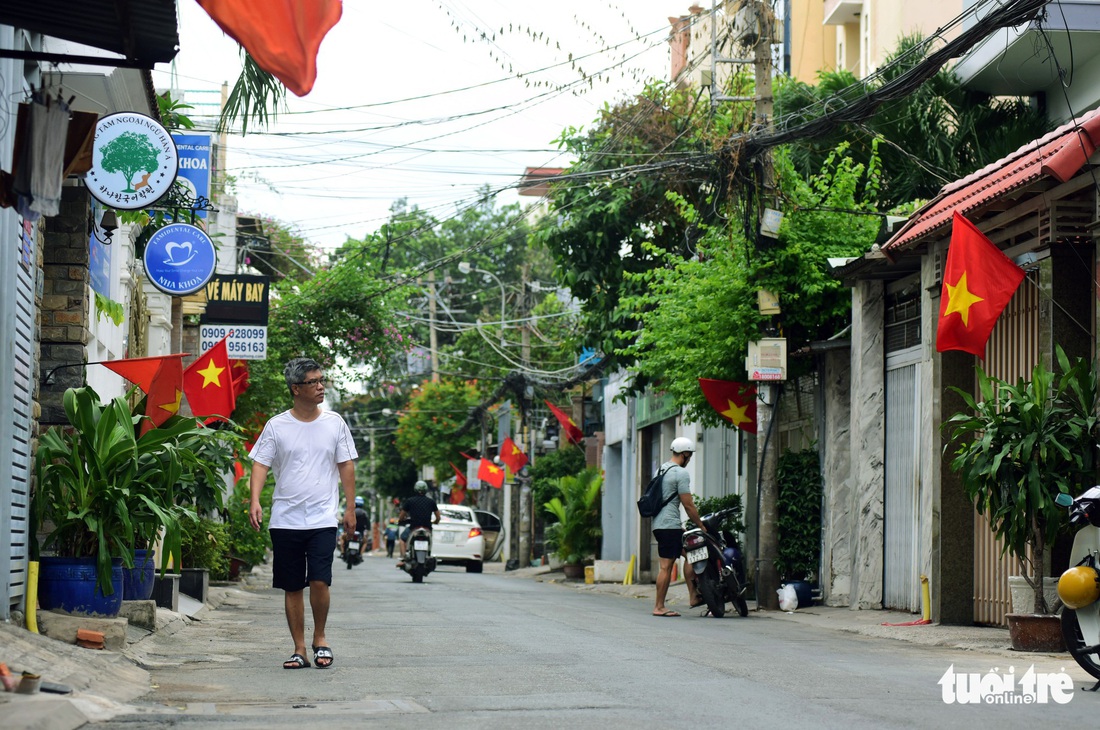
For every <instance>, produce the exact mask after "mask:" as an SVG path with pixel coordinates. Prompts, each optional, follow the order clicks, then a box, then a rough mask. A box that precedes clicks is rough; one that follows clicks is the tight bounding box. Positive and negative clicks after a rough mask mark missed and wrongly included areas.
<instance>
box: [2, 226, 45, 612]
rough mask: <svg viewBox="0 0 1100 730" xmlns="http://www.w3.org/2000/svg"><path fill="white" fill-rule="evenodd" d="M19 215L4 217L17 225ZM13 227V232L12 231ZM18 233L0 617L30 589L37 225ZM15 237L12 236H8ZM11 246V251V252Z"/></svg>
mask: <svg viewBox="0 0 1100 730" xmlns="http://www.w3.org/2000/svg"><path fill="white" fill-rule="evenodd" d="M13 218H14V219H15V220H16V221H20V222H21V219H19V218H17V217H16V216H12V215H10V214H9V215H6V216H4V217H3V218H2V219H3V220H6V221H9V222H11V223H14V222H15V221H13V220H12V219H13ZM12 229H14V230H12ZM11 233H17V238H16V241H15V243H16V244H17V245H16V246H13V247H11V248H15V249H16V250H15V251H14V252H13V253H14V254H15V255H14V256H11V255H9V256H8V257H5V258H6V260H5V265H4V266H3V267H2V269H3V271H2V276H3V280H4V282H5V285H4V290H5V291H7V292H9V295H8V296H7V297H5V298H4V299H3V301H2V303H0V312H2V314H0V320H2V321H0V337H2V338H3V342H4V345H3V347H2V348H0V371H5V372H10V373H14V376H15V383H14V387H13V388H12V389H11V391H6V390H5V392H3V393H2V395H0V444H2V445H3V446H2V448H3V453H2V455H0V500H2V505H3V509H2V510H0V514H2V513H6V514H4V515H3V517H4V518H6V519H3V520H2V522H3V523H4V524H3V527H4V528H6V529H4V530H3V531H2V532H0V541H2V545H0V569H2V572H0V581H2V584H0V591H2V592H3V593H4V594H5V595H6V596H7V599H8V600H7V601H5V602H4V603H3V604H2V605H0V612H2V613H0V620H6V619H8V618H9V617H10V615H11V610H12V608H13V607H18V606H19V605H20V604H21V603H22V601H23V596H24V594H25V593H26V582H27V578H26V572H27V550H28V537H29V533H28V520H27V506H28V501H29V499H30V463H31V452H30V436H31V401H32V398H33V394H34V382H33V373H34V365H35V352H34V317H35V304H34V282H35V276H36V274H37V271H38V263H37V261H36V260H35V256H36V251H35V248H36V244H37V242H36V241H35V227H34V226H31V225H27V226H23V225H20V226H18V227H16V226H15V225H12V226H11V229H9V235H10V234H11ZM5 240H9V241H10V240H11V238H5ZM11 248H9V251H11Z"/></svg>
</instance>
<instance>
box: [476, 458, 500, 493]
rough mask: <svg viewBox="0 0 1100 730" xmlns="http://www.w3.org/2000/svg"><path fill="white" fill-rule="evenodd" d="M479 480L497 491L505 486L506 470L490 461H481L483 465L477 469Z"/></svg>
mask: <svg viewBox="0 0 1100 730" xmlns="http://www.w3.org/2000/svg"><path fill="white" fill-rule="evenodd" d="M477 478H478V479H480V480H481V481H483V482H485V483H486V484H490V485H492V486H494V487H496V488H497V489H500V488H501V487H503V486H504V470H503V469H501V468H500V467H499V466H497V465H496V464H494V463H493V462H491V461H489V460H488V459H482V460H481V465H480V466H479V467H478V468H477Z"/></svg>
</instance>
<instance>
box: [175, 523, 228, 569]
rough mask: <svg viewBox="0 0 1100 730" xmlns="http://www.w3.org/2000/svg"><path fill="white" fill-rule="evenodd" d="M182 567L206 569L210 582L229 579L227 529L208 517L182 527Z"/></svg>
mask: <svg viewBox="0 0 1100 730" xmlns="http://www.w3.org/2000/svg"><path fill="white" fill-rule="evenodd" d="M182 562H183V567H184V568H206V569H207V570H209V571H210V579H211V580H228V578H229V528H228V526H226V525H225V524H223V523H221V522H218V521H216V520H212V519H210V518H209V517H200V518H199V519H197V520H193V521H192V520H187V521H186V522H185V523H184V525H183V560H182Z"/></svg>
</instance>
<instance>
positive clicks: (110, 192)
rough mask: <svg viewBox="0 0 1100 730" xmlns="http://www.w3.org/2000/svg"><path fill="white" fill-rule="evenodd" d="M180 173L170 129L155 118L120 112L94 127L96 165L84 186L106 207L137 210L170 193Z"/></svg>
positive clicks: (87, 176)
mask: <svg viewBox="0 0 1100 730" xmlns="http://www.w3.org/2000/svg"><path fill="white" fill-rule="evenodd" d="M178 171H179V156H178V155H177V153H176V144H175V142H173V141H172V135H171V134H169V133H168V130H167V129H165V128H164V127H163V126H161V124H160V122H158V121H157V120H156V119H153V118H152V117H147V116H145V115H144V114H138V113H137V112H121V113H118V114H108V115H107V116H105V117H103V118H102V119H100V120H99V122H98V123H97V124H96V127H95V142H94V143H93V144H92V167H91V169H90V170H88V174H87V175H86V176H85V178H84V184H85V185H86V186H87V188H88V192H89V193H91V195H92V197H93V198H95V199H96V200H98V201H99V202H100V203H103V204H104V205H107V206H110V207H112V208H117V209H119V210H137V209H138V208H145V207H148V206H150V205H152V204H153V203H155V202H156V201H157V200H159V199H160V198H161V197H162V196H163V195H164V194H165V193H167V192H168V190H169V188H171V187H172V183H173V182H175V180H176V173H177V172H178Z"/></svg>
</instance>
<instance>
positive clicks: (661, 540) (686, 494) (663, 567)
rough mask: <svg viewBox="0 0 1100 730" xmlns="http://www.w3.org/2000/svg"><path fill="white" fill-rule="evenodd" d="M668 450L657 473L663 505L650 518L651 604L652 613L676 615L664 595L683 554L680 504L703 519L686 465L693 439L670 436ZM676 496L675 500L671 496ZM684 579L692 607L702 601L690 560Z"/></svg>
mask: <svg viewBox="0 0 1100 730" xmlns="http://www.w3.org/2000/svg"><path fill="white" fill-rule="evenodd" d="M670 450H671V451H672V456H671V457H670V458H669V460H668V461H666V462H665V463H664V464H661V469H660V471H661V472H664V479H663V480H662V482H661V488H662V493H663V495H664V499H665V500H668V501H666V502H665V506H664V507H662V508H661V511H660V512H658V513H657V516H656V517H654V518H653V523H652V526H653V537H654V538H655V539H656V540H657V556H658V558H659V559H660V568H659V569H658V570H657V593H656V598H655V603H654V605H653V615H654V616H679V615H680V614H679V613H677V612H676V611H673V610H672V609H670V608H669V607H668V606H666V605H665V596H667V595H668V586H669V583H671V582H672V566H673V565H674V564H675V563H676V560H677V559H678V558H679V557H680V555H682V554H683V551H684V546H683V541H684V530H683V525H682V523H681V522H680V505H683V506H684V511H685V512H687V515H688V517H689V518H690V519H691V521H692V522H694V523H695V524H697V525H699V527H701V528H702V529H704V530H706V528H705V527H704V526H703V520H702V519H701V518H700V517H699V511H698V510H697V509H695V499H694V497H692V494H691V475H690V474H688V471H687V469H685V468H684V467H686V466H687V465H688V462H689V461H691V457H692V456H694V455H695V442H694V441H692V440H691V439H689V438H685V437H683V436H680V437H677V438H674V439H672V445H671V448H670ZM675 495H679V497H680V498H679V499H674V498H673V497H674V496H675ZM684 582H685V583H687V589H688V599H689V602H690V604H691V606H692V607H693V608H694V607H695V606H698V605H700V604H701V603H702V599H701V598H700V597H699V594H698V593H697V592H696V590H695V571H694V570H692V567H691V563H688V562H685V563H684Z"/></svg>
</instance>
